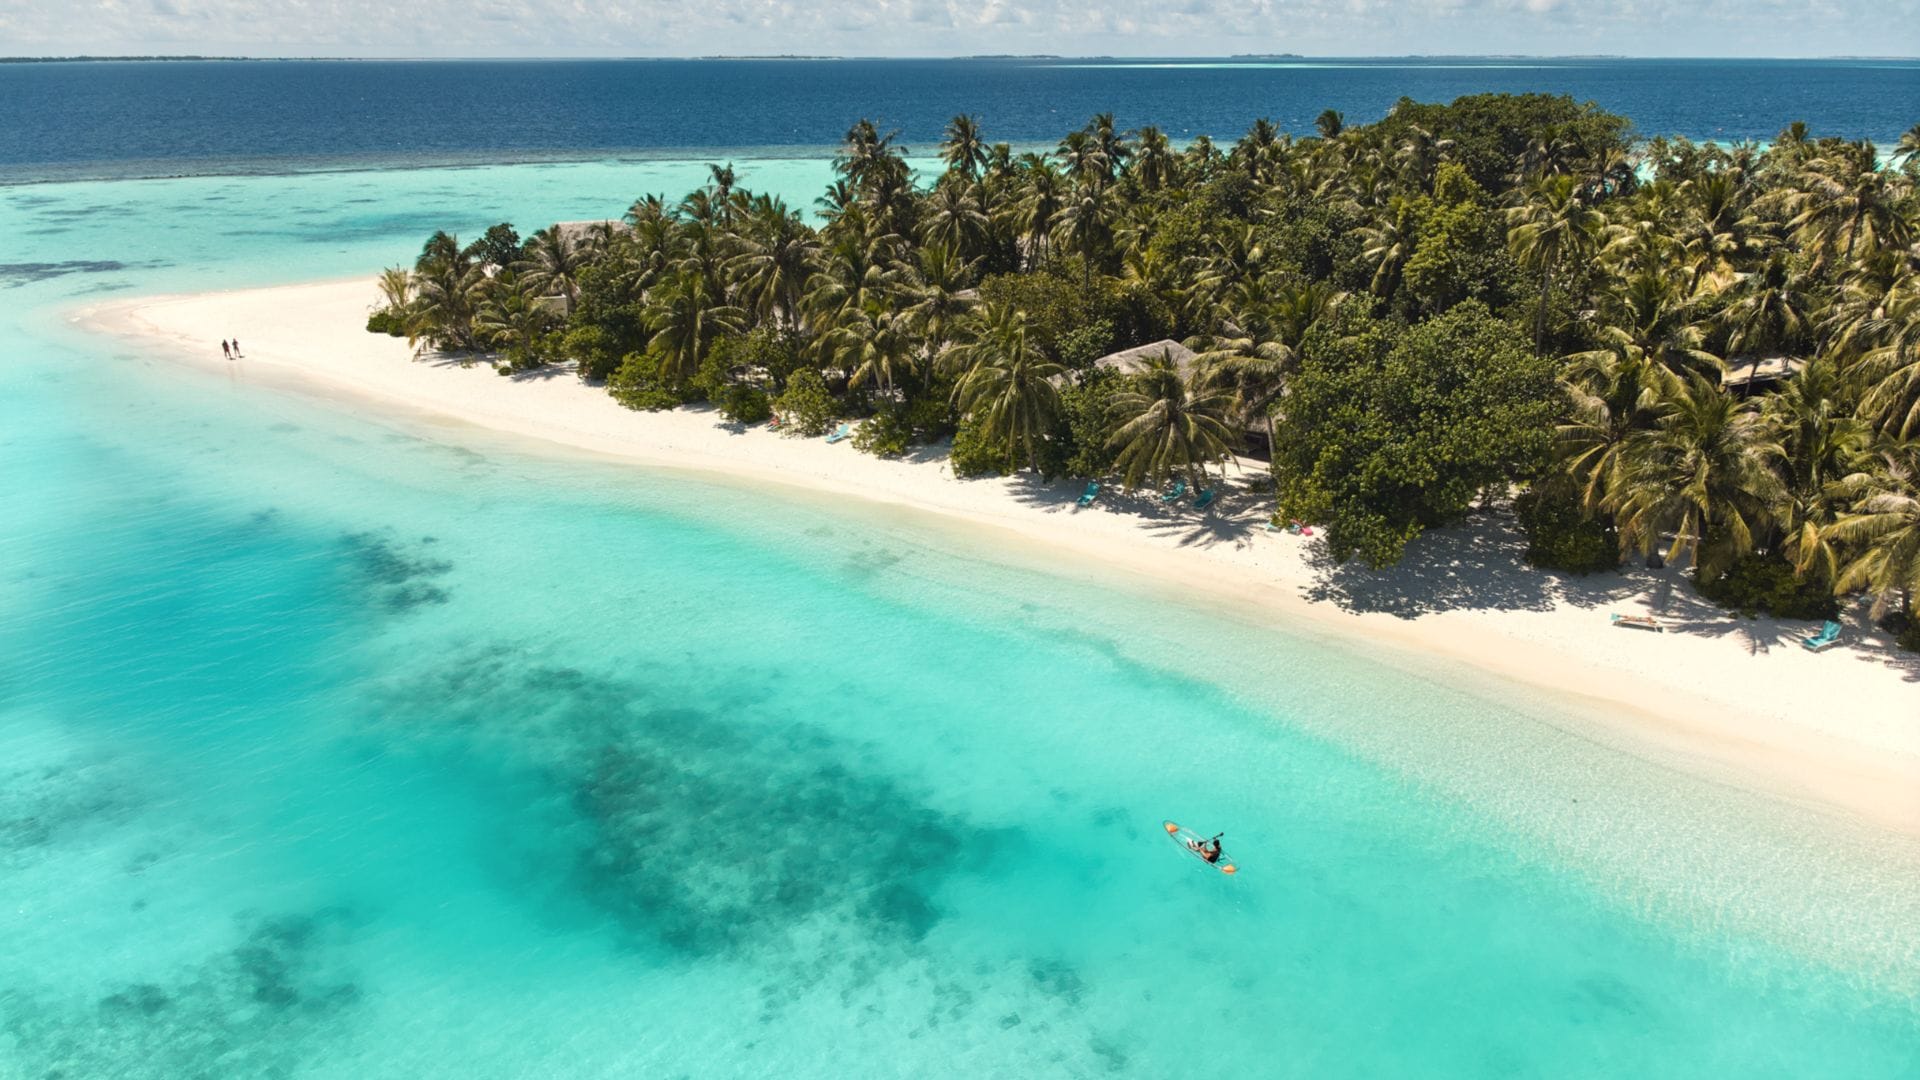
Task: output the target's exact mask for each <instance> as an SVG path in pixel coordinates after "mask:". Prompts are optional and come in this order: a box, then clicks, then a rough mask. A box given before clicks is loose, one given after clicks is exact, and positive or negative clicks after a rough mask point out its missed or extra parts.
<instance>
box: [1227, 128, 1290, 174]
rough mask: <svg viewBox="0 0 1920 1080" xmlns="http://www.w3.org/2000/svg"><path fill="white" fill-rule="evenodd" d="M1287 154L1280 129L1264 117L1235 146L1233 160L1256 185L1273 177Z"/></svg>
mask: <svg viewBox="0 0 1920 1080" xmlns="http://www.w3.org/2000/svg"><path fill="white" fill-rule="evenodd" d="M1284 153H1285V144H1284V143H1283V142H1282V139H1281V135H1280V129H1279V128H1276V127H1274V126H1273V121H1271V120H1269V119H1267V118H1266V117H1264V116H1262V117H1260V118H1259V119H1257V120H1255V121H1254V122H1253V126H1252V127H1250V128H1248V129H1247V133H1246V134H1245V135H1242V136H1241V137H1240V141H1239V142H1237V143H1235V144H1234V147H1233V154H1232V158H1233V161H1234V163H1235V164H1237V165H1239V166H1240V168H1241V169H1243V170H1244V171H1245V172H1246V174H1247V175H1248V176H1250V177H1252V178H1253V180H1254V182H1255V183H1265V182H1266V180H1267V179H1268V178H1269V177H1270V176H1272V175H1273V173H1274V171H1275V170H1276V168H1277V167H1278V166H1279V164H1280V158H1281V157H1282V156H1283V155H1284Z"/></svg>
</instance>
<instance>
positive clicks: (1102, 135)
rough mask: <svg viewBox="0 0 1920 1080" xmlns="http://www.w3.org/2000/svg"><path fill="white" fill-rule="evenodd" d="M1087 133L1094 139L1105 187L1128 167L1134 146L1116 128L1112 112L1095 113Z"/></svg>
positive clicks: (1101, 180)
mask: <svg viewBox="0 0 1920 1080" xmlns="http://www.w3.org/2000/svg"><path fill="white" fill-rule="evenodd" d="M1087 134H1088V135H1090V136H1091V137H1092V139H1093V145H1094V150H1095V153H1096V156H1095V161H1096V162H1098V164H1099V166H1100V183H1101V185H1102V186H1103V187H1104V186H1105V185H1107V184H1111V183H1113V180H1114V177H1115V176H1117V175H1119V173H1120V172H1121V171H1122V170H1124V169H1125V168H1126V167H1127V162H1128V161H1130V160H1132V158H1133V148H1132V147H1130V146H1128V145H1127V137H1126V136H1125V135H1122V134H1120V132H1119V131H1117V130H1115V128H1114V126H1113V114H1112V113H1097V114H1095V115H1094V118H1093V119H1092V120H1090V121H1088V123H1087Z"/></svg>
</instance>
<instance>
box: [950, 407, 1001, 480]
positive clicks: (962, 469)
mask: <svg viewBox="0 0 1920 1080" xmlns="http://www.w3.org/2000/svg"><path fill="white" fill-rule="evenodd" d="M948 463H949V464H950V465H952V466H953V475H955V476H958V477H963V478H971V477H976V476H1006V475H1008V474H1010V473H1012V472H1013V469H1014V460H1013V455H1012V454H1010V453H1008V452H1007V448H1006V447H1005V446H1003V445H1000V444H998V443H996V442H994V440H993V439H991V438H989V437H988V436H987V433H986V432H985V431H983V430H981V427H980V423H979V421H978V420H976V419H975V418H974V417H971V416H969V417H967V418H966V419H964V420H962V421H960V430H958V431H956V432H954V433H953V453H952V455H951V456H950V457H949V459H948Z"/></svg>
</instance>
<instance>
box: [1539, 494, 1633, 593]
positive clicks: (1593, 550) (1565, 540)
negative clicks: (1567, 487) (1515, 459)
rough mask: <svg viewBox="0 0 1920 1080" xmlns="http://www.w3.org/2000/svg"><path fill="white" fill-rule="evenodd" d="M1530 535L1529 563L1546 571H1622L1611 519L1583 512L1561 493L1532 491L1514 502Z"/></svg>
mask: <svg viewBox="0 0 1920 1080" xmlns="http://www.w3.org/2000/svg"><path fill="white" fill-rule="evenodd" d="M1513 513H1514V516H1515V517H1517V518H1519V520H1520V528H1521V529H1522V530H1523V531H1525V532H1526V534H1527V554H1526V559H1527V563H1528V564H1529V565H1531V566H1537V567H1540V568H1541V569H1545V570H1568V571H1572V572H1573V573H1576V574H1591V573H1593V572H1595V571H1597V570H1618V569H1619V568H1620V537H1619V534H1618V533H1617V532H1616V531H1615V530H1614V527H1613V522H1612V521H1610V520H1606V519H1602V518H1596V517H1591V516H1589V515H1587V514H1585V513H1583V512H1582V511H1581V509H1580V507H1579V505H1578V504H1577V503H1575V502H1574V500H1573V499H1572V498H1571V497H1570V496H1568V495H1567V494H1565V493H1562V492H1558V491H1551V490H1547V491H1542V490H1538V489H1535V490H1530V491H1527V492H1525V493H1524V494H1522V495H1521V496H1520V497H1519V498H1516V499H1514V500H1513Z"/></svg>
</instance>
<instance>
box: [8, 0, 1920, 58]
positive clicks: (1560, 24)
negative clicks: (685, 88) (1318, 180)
mask: <svg viewBox="0 0 1920 1080" xmlns="http://www.w3.org/2000/svg"><path fill="white" fill-rule="evenodd" d="M1265 51H1274V52H1279V51H1287V52H1303V53H1311V54H1320V55H1393V54H1401V53H1516V52H1518V53H1628V54H1636V55H1688V56H1755V55H1766V56H1796V55H1800V56H1804V55H1832V54H1850V53H1852V54H1879V55H1886V54H1898V55H1912V54H1916V53H1920V0H1812V2H1811V3H1809V2H1807V0H1572V2H1569V0H1172V2H1158V0H706V2H704V3H698V4H689V3H686V2H685V0H608V2H596V0H412V2H410V3H407V4H405V5H400V4H396V3H393V2H392V0H93V2H80V3H55V2H48V0H0V53H24V54H39V53H75V52H90V53H120V52H135V53H139V52H198V53H247V54H260V55H310V56H329V55H359V56H392V55H409V56H420V55H448V56H514V55H535V56H554V55H682V56H685V55H700V54H707V53H715V52H728V53H776V52H786V53H832V54H842V55H892V56H906V55H953V54H960V53H977V52H1057V53H1066V54H1078V55H1086V54H1093V53H1112V54H1117V55H1160V56H1168V55H1172V56H1181V55H1219V54H1226V53H1242V52H1265Z"/></svg>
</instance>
